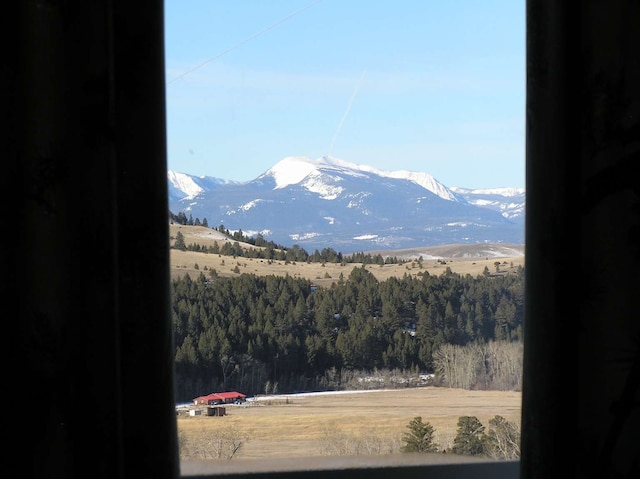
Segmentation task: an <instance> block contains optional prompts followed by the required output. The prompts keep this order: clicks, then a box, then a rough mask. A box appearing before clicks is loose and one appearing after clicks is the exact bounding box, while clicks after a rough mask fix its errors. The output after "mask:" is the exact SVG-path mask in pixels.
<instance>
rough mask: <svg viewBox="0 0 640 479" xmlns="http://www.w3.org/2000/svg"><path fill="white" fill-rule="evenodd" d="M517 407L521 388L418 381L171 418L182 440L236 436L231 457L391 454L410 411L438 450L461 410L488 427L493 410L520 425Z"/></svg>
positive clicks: (447, 440)
mask: <svg viewBox="0 0 640 479" xmlns="http://www.w3.org/2000/svg"><path fill="white" fill-rule="evenodd" d="M520 410H521V393H520V392H514V391H468V390H463V389H450V388H440V387H423V388H413V389H399V390H381V391H355V392H347V393H344V392H342V393H336V394H319V395H288V396H274V397H271V398H266V397H265V398H262V399H261V400H253V401H248V402H246V403H245V404H243V405H227V406H226V415H225V416H222V417H217V416H207V415H206V414H205V415H201V416H190V415H189V414H188V413H187V412H186V411H183V412H181V413H180V414H179V415H178V420H177V421H178V431H179V436H180V437H181V438H182V441H184V440H188V441H193V443H195V442H197V441H198V440H200V441H207V440H209V441H210V440H211V439H212V438H216V437H217V438H220V437H225V436H226V437H229V436H234V437H237V438H241V439H243V440H244V442H243V445H242V448H241V449H240V451H239V453H238V454H237V455H236V456H235V458H234V459H233V460H234V461H236V460H242V459H260V458H292V457H294V458H303V457H314V456H328V455H340V454H349V455H365V454H378V455H379V454H391V453H397V452H398V451H399V447H400V446H401V445H402V444H403V443H402V435H403V433H405V432H406V431H407V424H408V423H409V421H411V419H413V418H414V417H416V416H421V417H422V419H423V421H424V422H429V423H430V424H431V425H432V426H433V427H434V429H435V442H436V443H437V444H439V445H440V448H441V449H442V448H449V447H451V445H452V443H453V439H454V437H455V435H456V429H457V422H458V418H459V417H460V416H476V417H477V418H478V419H479V420H480V421H481V422H482V424H483V425H484V426H485V427H486V428H487V429H488V426H489V420H490V419H492V418H493V417H495V416H496V415H500V416H502V417H504V418H505V419H507V420H509V421H511V422H514V423H516V424H518V425H519V424H520ZM205 458H206V457H205ZM206 459H210V458H206Z"/></svg>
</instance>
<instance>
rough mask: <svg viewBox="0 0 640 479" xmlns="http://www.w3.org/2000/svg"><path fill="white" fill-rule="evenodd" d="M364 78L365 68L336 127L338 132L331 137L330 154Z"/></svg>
mask: <svg viewBox="0 0 640 479" xmlns="http://www.w3.org/2000/svg"><path fill="white" fill-rule="evenodd" d="M363 78H364V70H363V71H362V74H361V75H360V80H359V81H358V84H357V85H356V87H355V89H354V90H353V93H352V94H351V98H349V103H347V108H346V109H345V110H344V113H343V114H342V118H340V123H338V128H336V132H335V133H334V135H333V138H332V139H331V146H330V147H329V156H331V154H332V153H333V144H334V143H335V142H336V138H337V137H338V135H339V134H340V130H342V125H343V123H344V120H346V118H347V116H348V115H349V111H350V110H351V105H352V104H353V100H355V98H356V95H357V94H358V90H360V85H362V79H363Z"/></svg>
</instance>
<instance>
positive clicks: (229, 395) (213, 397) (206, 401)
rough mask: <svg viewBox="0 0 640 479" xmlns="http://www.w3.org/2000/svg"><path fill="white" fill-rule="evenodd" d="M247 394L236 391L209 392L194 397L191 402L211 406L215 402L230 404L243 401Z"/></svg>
mask: <svg viewBox="0 0 640 479" xmlns="http://www.w3.org/2000/svg"><path fill="white" fill-rule="evenodd" d="M246 398H247V396H246V395H245V394H242V393H239V392H237V391H229V392H222V393H211V394H207V395H206V396H199V397H197V398H194V400H193V403H194V404H195V405H196V406H198V405H205V406H212V405H215V404H230V403H234V402H244V401H245V399H246Z"/></svg>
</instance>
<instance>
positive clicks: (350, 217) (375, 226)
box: [168, 157, 524, 254]
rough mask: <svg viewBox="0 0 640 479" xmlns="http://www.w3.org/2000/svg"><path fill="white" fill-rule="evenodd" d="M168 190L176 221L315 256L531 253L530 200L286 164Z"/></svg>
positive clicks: (505, 192) (361, 169)
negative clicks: (481, 246)
mask: <svg viewBox="0 0 640 479" xmlns="http://www.w3.org/2000/svg"><path fill="white" fill-rule="evenodd" d="M168 181H169V193H170V194H169V208H170V210H171V211H172V212H173V213H176V214H177V213H179V212H184V213H185V214H186V215H187V217H189V216H191V217H192V218H193V219H196V218H199V219H200V220H201V221H202V220H203V219H206V220H207V223H208V225H209V226H219V225H224V227H225V228H227V229H229V230H231V231H236V230H242V232H243V233H244V234H245V235H255V234H258V233H260V234H261V235H262V236H263V237H264V238H265V239H266V240H267V241H273V242H275V243H277V244H281V245H283V246H292V245H294V244H298V245H300V246H301V247H303V248H305V249H306V250H307V251H310V252H312V251H314V250H315V249H318V250H321V249H322V248H325V247H330V248H333V249H334V250H336V251H340V252H342V253H346V254H348V253H353V252H359V251H369V250H374V249H375V250H380V249H400V248H413V247H419V246H435V245H442V244H453V243H466V244H472V243H483V242H490V243H501V242H506V243H516V244H522V243H524V218H523V212H524V191H523V190H518V189H506V188H505V189H497V190H468V189H462V188H455V189H454V188H448V187H446V186H445V185H443V184H442V183H440V182H438V181H437V180H436V179H435V178H433V177H432V176H430V175H429V174H427V173H420V172H412V171H383V170H379V169H376V168H373V167H370V166H364V165H356V164H353V163H348V162H345V161H342V160H339V159H337V158H332V157H322V158H319V159H316V160H312V159H309V158H305V157H288V158H284V159H283V160H281V161H279V162H278V163H276V164H275V165H274V166H273V167H272V168H270V169H269V170H267V171H266V172H265V173H263V174H262V175H260V176H259V177H258V178H256V179H255V180H252V181H248V182H233V181H228V180H222V179H218V178H213V177H196V176H192V175H188V174H185V173H176V172H172V171H170V172H169V173H168Z"/></svg>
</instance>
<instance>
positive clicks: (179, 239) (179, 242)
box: [173, 231, 187, 251]
mask: <svg viewBox="0 0 640 479" xmlns="http://www.w3.org/2000/svg"><path fill="white" fill-rule="evenodd" d="M173 247H174V248H175V249H179V250H182V251H186V249H187V245H186V244H185V243H184V235H183V234H182V232H181V231H178V232H177V233H176V241H175V243H174V244H173Z"/></svg>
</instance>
